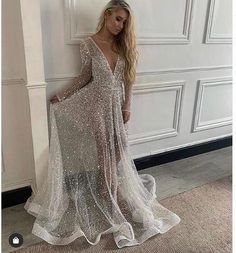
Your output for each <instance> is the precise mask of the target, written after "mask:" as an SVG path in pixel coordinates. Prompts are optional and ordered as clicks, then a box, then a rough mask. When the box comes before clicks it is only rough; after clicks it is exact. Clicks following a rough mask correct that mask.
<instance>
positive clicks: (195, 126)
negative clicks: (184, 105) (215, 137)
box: [191, 77, 232, 133]
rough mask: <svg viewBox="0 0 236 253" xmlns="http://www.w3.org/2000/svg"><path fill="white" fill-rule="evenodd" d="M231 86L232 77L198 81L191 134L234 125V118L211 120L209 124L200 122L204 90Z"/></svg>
mask: <svg viewBox="0 0 236 253" xmlns="http://www.w3.org/2000/svg"><path fill="white" fill-rule="evenodd" d="M225 84H228V85H231V86H232V78H231V77H222V78H207V79H200V80H198V91H197V93H196V100H195V101H196V102H195V108H194V114H193V123H192V129H191V132H192V133H194V132H199V131H203V130H207V129H212V128H218V127H222V126H227V125H231V124H232V117H225V118H221V119H216V120H209V121H207V122H200V116H201V111H202V101H203V96H204V90H205V88H206V87H209V86H218V85H225Z"/></svg>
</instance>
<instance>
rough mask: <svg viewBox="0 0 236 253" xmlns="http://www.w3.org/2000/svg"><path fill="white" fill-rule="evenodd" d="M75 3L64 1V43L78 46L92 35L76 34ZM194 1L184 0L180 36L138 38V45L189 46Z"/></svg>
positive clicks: (70, 0) (73, 0)
mask: <svg viewBox="0 0 236 253" xmlns="http://www.w3.org/2000/svg"><path fill="white" fill-rule="evenodd" d="M76 1H78V0H65V41H66V44H78V43H79V42H80V40H82V39H83V38H85V37H87V36H90V35H92V33H78V31H76V27H77V23H78V22H79V20H78V18H76V17H75V14H74V13H75V11H76V7H75V6H76ZM194 2H195V0H186V4H185V7H183V8H184V9H185V13H184V22H183V27H182V29H181V30H182V33H181V34H175V35H174V34H172V35H168V34H166V35H165V34H164V35H159V36H138V37H137V44H139V45H152V44H154V45H157V44H189V43H190V35H191V24H192V19H193V6H194Z"/></svg>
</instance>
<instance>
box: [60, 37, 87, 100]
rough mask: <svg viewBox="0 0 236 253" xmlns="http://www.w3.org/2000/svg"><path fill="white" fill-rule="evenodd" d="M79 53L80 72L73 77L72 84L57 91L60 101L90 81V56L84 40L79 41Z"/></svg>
mask: <svg viewBox="0 0 236 253" xmlns="http://www.w3.org/2000/svg"><path fill="white" fill-rule="evenodd" d="M80 55H81V68H80V74H79V76H78V77H76V78H75V81H74V84H73V85H72V86H70V87H69V88H68V89H66V90H65V91H62V92H59V94H57V97H58V98H59V100H60V101H61V100H64V99H66V98H67V97H69V96H71V95H72V94H73V93H74V92H75V91H77V90H79V89H81V88H82V87H83V86H85V85H86V84H87V83H88V82H89V81H90V79H91V77H92V58H91V55H90V52H89V49H88V47H87V45H86V41H85V40H83V41H82V42H81V43H80Z"/></svg>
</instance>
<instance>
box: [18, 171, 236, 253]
mask: <svg viewBox="0 0 236 253" xmlns="http://www.w3.org/2000/svg"><path fill="white" fill-rule="evenodd" d="M231 197H232V176H230V177H225V178H222V179H220V180H217V181H215V182H211V183H208V184H205V185H203V186H200V187H197V188H194V189H192V190H191V191H187V192H183V193H181V194H178V195H176V196H172V197H169V198H166V199H164V200H161V201H160V203H161V204H162V205H164V206H165V207H167V208H169V209H170V210H172V211H173V212H175V213H176V214H178V215H179V216H180V218H181V219H182V220H181V222H180V223H179V224H178V225H177V226H175V227H173V228H171V229H170V230H169V231H168V232H167V233H165V234H162V235H161V234H158V235H155V236H153V237H151V238H149V239H148V240H147V241H145V242H144V243H143V244H141V245H138V246H133V247H125V248H122V249H118V248H117V247H116V244H115V242H114V241H113V237H112V234H107V235H103V236H102V237H101V240H100V242H99V243H98V244H97V245H94V246H92V245H90V244H88V242H87V241H86V239H85V238H83V237H80V238H78V239H77V240H75V241H74V242H72V243H71V244H69V245H67V246H53V245H50V244H48V243H46V242H42V243H39V244H36V245H34V246H31V247H29V248H26V249H21V250H17V251H15V252H18V253H23V252H25V253H30V252H32V253H37V252H43V253H54V252H63V253H64V252H65V253H70V252H83V253H104V252H108V253H110V252H118V251H119V252H125V253H133V252H135V253H142V252H145V253H172V252H173V253H178V252H179V253H193V252H194V253H211V252H212V253H225V252H231V249H232V247H231V240H232V235H231V231H232V230H231V225H232V223H231V222H232V219H231V218H232V217H231V214H232V213H231V211H232V208H231V203H232V202H231Z"/></svg>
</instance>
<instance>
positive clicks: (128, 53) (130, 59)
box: [96, 0, 139, 85]
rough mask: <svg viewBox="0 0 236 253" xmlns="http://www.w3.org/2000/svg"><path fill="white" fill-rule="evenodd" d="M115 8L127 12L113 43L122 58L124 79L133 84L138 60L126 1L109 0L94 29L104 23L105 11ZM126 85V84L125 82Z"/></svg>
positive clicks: (131, 17)
mask: <svg viewBox="0 0 236 253" xmlns="http://www.w3.org/2000/svg"><path fill="white" fill-rule="evenodd" d="M117 8H123V9H125V10H126V11H127V12H128V17H127V20H126V23H125V25H124V27H123V29H122V31H121V32H120V33H119V34H118V35H116V36H115V43H116V46H117V50H118V54H119V55H120V56H121V57H122V58H123V59H124V61H125V67H124V79H125V81H126V83H127V85H129V84H133V83H134V81H135V78H136V65H137V61H138V55H139V54H138V51H137V49H136V35H135V27H134V15H133V11H132V10H131V8H130V6H129V4H128V3H126V2H125V1H124V0H111V1H109V2H108V3H107V4H106V5H105V7H104V9H103V10H102V13H101V15H100V17H99V21H98V24H97V28H96V31H97V32H99V31H100V30H101V29H102V28H103V26H104V25H105V12H106V11H107V10H109V11H111V12H113V11H116V10H117ZM125 85H126V84H125Z"/></svg>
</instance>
